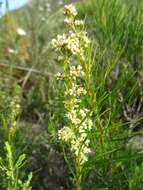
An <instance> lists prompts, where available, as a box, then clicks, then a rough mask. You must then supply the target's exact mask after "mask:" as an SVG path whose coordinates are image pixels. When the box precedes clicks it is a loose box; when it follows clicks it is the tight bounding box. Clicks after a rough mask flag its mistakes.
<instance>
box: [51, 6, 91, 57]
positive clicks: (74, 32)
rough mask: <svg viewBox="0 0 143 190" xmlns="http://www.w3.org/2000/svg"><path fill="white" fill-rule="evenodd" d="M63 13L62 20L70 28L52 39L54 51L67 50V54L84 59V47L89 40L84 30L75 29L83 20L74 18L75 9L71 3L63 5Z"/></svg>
mask: <svg viewBox="0 0 143 190" xmlns="http://www.w3.org/2000/svg"><path fill="white" fill-rule="evenodd" d="M64 14H65V16H66V18H65V20H64V21H65V23H67V24H68V25H69V26H70V28H71V30H70V31H69V34H68V35H66V34H62V35H57V38H56V39H53V40H52V46H53V47H54V48H55V49H56V51H62V52H63V53H65V52H67V53H69V55H74V56H79V57H80V58H81V59H82V60H85V57H84V49H85V48H87V47H88V45H89V43H90V41H89V39H88V37H87V33H86V32H85V31H79V29H77V28H78V27H79V26H81V25H83V24H84V22H83V21H82V20H76V19H75V17H76V15H77V11H76V9H75V7H74V6H73V5H71V4H70V5H66V6H65V8H64Z"/></svg>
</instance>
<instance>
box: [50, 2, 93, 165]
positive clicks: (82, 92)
mask: <svg viewBox="0 0 143 190" xmlns="http://www.w3.org/2000/svg"><path fill="white" fill-rule="evenodd" d="M64 14H65V15H66V16H67V18H66V19H65V22H66V23H68V25H69V26H70V27H71V31H70V32H69V34H68V35H67V34H63V35H58V36H57V39H53V40H52V45H53V47H54V48H55V50H57V51H59V52H60V53H61V54H62V57H64V55H65V54H66V55H68V61H67V60H66V61H67V64H68V66H67V69H66V70H64V73H57V74H56V77H57V79H58V80H63V81H64V80H65V81H68V85H65V86H66V90H65V93H64V96H65V102H64V106H65V108H66V110H67V114H66V115H65V116H66V117H67V119H68V121H69V126H65V127H63V128H62V129H60V130H59V131H58V136H59V139H60V140H63V141H65V142H69V144H70V148H71V151H72V153H73V155H74V158H75V160H76V162H78V163H79V164H80V165H83V164H84V163H85V162H86V161H87V160H88V155H89V153H90V152H91V150H90V148H89V146H90V140H89V138H88V137H89V136H88V134H89V132H90V130H91V129H92V125H93V123H92V120H91V113H90V110H89V109H87V108H85V107H84V104H82V98H84V97H85V96H86V94H87V91H86V89H85V88H84V86H83V85H82V82H81V81H83V78H84V77H85V72H84V68H83V66H82V61H83V60H85V57H84V53H85V49H86V48H87V47H88V45H89V43H90V41H89V39H88V37H87V33H86V32H85V31H80V30H79V26H81V25H83V21H80V20H75V17H76V15H77V11H76V9H75V7H74V6H73V5H66V6H65V8H64ZM69 55H71V56H72V55H74V56H77V57H78V58H79V57H80V58H81V60H82V61H80V62H79V64H78V65H77V64H75V65H73V64H72V63H70V62H71V61H70V56H69Z"/></svg>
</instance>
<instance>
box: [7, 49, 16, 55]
mask: <svg viewBox="0 0 143 190" xmlns="http://www.w3.org/2000/svg"><path fill="white" fill-rule="evenodd" d="M8 52H9V53H12V54H17V51H16V50H14V49H8Z"/></svg>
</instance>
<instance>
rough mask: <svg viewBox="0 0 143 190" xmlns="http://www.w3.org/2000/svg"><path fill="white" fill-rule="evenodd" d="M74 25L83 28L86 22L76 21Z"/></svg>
mask: <svg viewBox="0 0 143 190" xmlns="http://www.w3.org/2000/svg"><path fill="white" fill-rule="evenodd" d="M74 24H75V25H76V26H82V25H83V24H84V22H83V21H82V20H75V22H74Z"/></svg>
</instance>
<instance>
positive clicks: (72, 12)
mask: <svg viewBox="0 0 143 190" xmlns="http://www.w3.org/2000/svg"><path fill="white" fill-rule="evenodd" d="M64 14H65V15H67V16H74V17H75V16H76V15H77V11H76V8H75V7H74V6H73V5H72V4H70V5H65V7H64Z"/></svg>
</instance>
